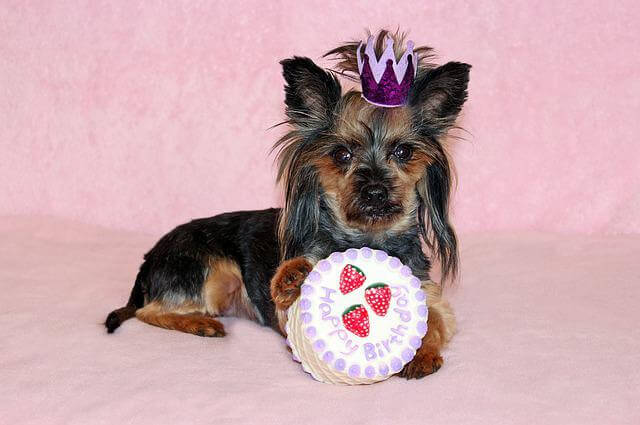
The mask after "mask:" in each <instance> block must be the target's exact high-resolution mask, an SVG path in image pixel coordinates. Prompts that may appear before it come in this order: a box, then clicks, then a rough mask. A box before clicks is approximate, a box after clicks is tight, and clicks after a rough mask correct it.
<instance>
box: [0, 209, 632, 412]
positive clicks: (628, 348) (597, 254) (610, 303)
mask: <svg viewBox="0 0 640 425" xmlns="http://www.w3.org/2000/svg"><path fill="white" fill-rule="evenodd" d="M154 241H155V237H150V236H145V235H141V234H136V233H125V232H122V231H113V230H105V229H103V228H98V227H90V226H86V225H78V224H73V223H71V222H68V221H60V220H51V219H38V220H35V219H28V218H15V217H4V218H1V219H0V305H1V306H2V308H1V309H0V341H2V342H1V344H0V381H1V385H0V423H2V424H83V425H85V424H128V423H136V424H143V423H154V424H177V423H189V424H211V423H216V424H228V423H229V424H230V423H265V424H289V423H291V424H294V423H296V424H300V423H303V424H326V423H333V424H339V423H351V424H492V425H493V424H531V423H536V424H562V425H567V424H581V425H585V424H602V423H606V424H637V423H639V422H640V408H639V407H638V403H637V402H638V396H640V393H639V392H638V388H640V360H639V358H638V352H639V351H640V332H639V331H638V326H637V324H638V322H639V321H640V313H639V311H638V305H639V303H640V287H639V286H638V282H639V281H640V263H639V262H638V252H640V237H638V236H631V235H628V236H576V235H574V236H571V235H564V236H560V235H551V234H541V233H540V234H537V233H501V234H475V235H467V236H463V237H462V241H463V244H462V258H463V260H464V263H463V280H462V283H461V284H460V285H459V286H458V287H457V288H456V289H455V290H453V291H450V292H451V298H452V300H453V305H454V306H455V308H456V310H457V312H458V317H459V322H460V332H459V334H458V335H457V336H456V337H455V339H454V340H453V343H452V344H451V346H450V348H449V349H448V350H447V351H446V352H445V365H444V367H443V368H442V369H441V370H440V371H439V372H438V373H437V374H435V375H433V376H431V377H427V378H425V379H423V380H419V381H406V380H404V379H400V378H391V379H389V380H388V381H385V382H383V383H380V384H376V385H373V386H365V387H348V388H346V387H339V386H331V385H327V384H322V383H318V382H315V381H313V380H312V379H311V378H310V377H309V376H308V375H306V374H305V373H304V372H303V371H302V370H301V368H300V366H299V365H298V364H297V363H294V362H293V361H292V360H291V359H290V356H289V354H288V353H287V351H286V349H285V346H284V343H283V340H282V339H281V338H280V337H279V336H278V335H277V334H276V333H274V332H272V331H271V330H269V329H267V328H262V327H259V326H258V325H255V324H253V323H250V322H248V321H244V320H238V319H232V318H230V319H224V322H225V325H226V326H227V330H228V332H229V335H228V336H227V337H226V338H223V339H212V338H199V337H195V336H191V335H186V334H181V333H179V332H175V331H166V330H162V329H159V328H155V327H152V326H149V325H146V324H143V323H142V322H139V321H137V320H135V319H132V320H130V321H128V322H126V323H125V324H124V325H123V326H122V328H120V329H119V330H118V331H117V333H116V334H114V335H107V334H106V332H105V330H104V329H103V327H102V325H101V321H102V320H103V319H104V317H105V314H106V313H107V312H108V311H110V310H111V309H112V308H114V307H117V306H120V305H122V304H123V303H124V301H125V299H126V298H127V295H128V291H129V290H130V288H131V285H132V282H133V279H134V275H135V273H136V269H137V267H138V265H139V259H140V257H141V255H142V253H143V252H144V251H145V250H146V249H148V248H149V247H150V245H151V244H152V243H153V242H154Z"/></svg>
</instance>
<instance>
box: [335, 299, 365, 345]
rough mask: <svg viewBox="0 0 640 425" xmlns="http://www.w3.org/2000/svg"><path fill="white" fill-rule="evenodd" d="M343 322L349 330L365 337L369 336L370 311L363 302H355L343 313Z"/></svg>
mask: <svg viewBox="0 0 640 425" xmlns="http://www.w3.org/2000/svg"><path fill="white" fill-rule="evenodd" d="M342 322H343V323H344V327H345V328H347V330H348V331H349V332H352V333H354V334H355V335H357V336H359V337H362V338H365V337H367V336H369V313H367V310H366V309H365V308H364V307H363V306H362V304H355V305H352V306H351V307H349V308H348V309H346V310H345V311H344V313H342Z"/></svg>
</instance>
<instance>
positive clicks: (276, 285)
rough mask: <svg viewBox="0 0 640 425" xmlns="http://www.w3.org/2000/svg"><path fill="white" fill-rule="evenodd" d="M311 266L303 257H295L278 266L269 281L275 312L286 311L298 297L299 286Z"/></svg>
mask: <svg viewBox="0 0 640 425" xmlns="http://www.w3.org/2000/svg"><path fill="white" fill-rule="evenodd" d="M312 268H313V266H312V265H311V263H310V262H309V260H307V259H306V258H304V257H296V258H292V259H290V260H287V261H285V262H284V263H282V264H280V266H279V267H278V270H276V274H275V275H274V276H273V278H272V279H271V298H272V299H273V302H274V303H275V305H276V309H277V310H287V309H288V308H289V307H290V306H291V304H293V302H294V301H295V300H296V299H297V298H298V296H299V295H300V285H302V282H304V279H305V278H306V277H307V275H308V274H309V272H311V269H312Z"/></svg>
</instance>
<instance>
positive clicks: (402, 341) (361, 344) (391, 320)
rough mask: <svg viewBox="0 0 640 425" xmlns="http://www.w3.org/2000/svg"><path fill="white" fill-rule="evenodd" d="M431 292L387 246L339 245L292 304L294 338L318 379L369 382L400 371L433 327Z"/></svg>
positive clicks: (294, 347) (290, 335) (295, 351)
mask: <svg viewBox="0 0 640 425" xmlns="http://www.w3.org/2000/svg"><path fill="white" fill-rule="evenodd" d="M427 315H428V311H427V303H426V294H425V292H424V291H423V290H422V289H421V282H420V280H419V279H418V278H416V277H415V276H413V274H412V273H411V269H410V268H409V267H407V266H405V265H403V264H402V263H401V262H400V260H399V259H397V258H395V257H390V256H389V255H387V253H386V252H384V251H379V250H373V249H370V248H361V249H348V250H347V251H344V252H334V253H333V254H331V255H330V256H329V257H328V258H326V259H324V260H321V261H319V262H318V263H317V264H316V266H315V267H314V268H313V270H312V271H311V273H309V276H307V279H306V280H305V282H304V284H303V285H302V287H301V295H300V298H298V300H297V301H296V302H295V303H294V304H293V305H292V306H291V307H290V308H289V311H288V320H287V325H286V331H287V341H288V344H289V346H290V347H291V351H292V355H293V358H294V360H296V361H299V362H300V363H301V364H302V367H303V369H304V370H305V371H306V372H308V373H310V374H311V375H312V376H313V377H314V378H315V379H317V380H318V381H322V382H329V383H335V384H347V385H353V384H370V383H374V382H378V381H381V380H384V379H386V378H388V377H389V376H391V375H393V374H395V373H398V372H400V370H402V368H403V367H404V365H405V364H407V363H408V362H409V361H411V359H413V357H414V356H415V353H416V350H417V349H418V348H420V346H421V345H422V337H423V336H424V335H425V334H426V332H427Z"/></svg>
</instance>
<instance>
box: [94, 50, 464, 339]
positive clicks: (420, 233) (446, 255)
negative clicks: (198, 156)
mask: <svg viewBox="0 0 640 425" xmlns="http://www.w3.org/2000/svg"><path fill="white" fill-rule="evenodd" d="M281 64H282V66H283V76H284V78H285V81H286V86H285V103H286V106H287V108H286V113H287V116H288V118H289V121H288V123H289V124H291V126H292V127H293V129H294V130H293V131H292V132H290V133H288V134H287V135H285V136H284V137H283V138H282V139H281V140H280V141H279V142H278V143H277V144H276V148H277V147H280V154H279V160H280V168H279V171H278V176H279V179H283V180H284V181H285V209H284V210H280V209H268V210H261V211H243V212H234V213H227V214H221V215H218V216H215V217H211V218H204V219H199V220H194V221H191V222H189V223H186V224H183V225H181V226H178V227H177V228H175V229H174V230H172V231H171V232H169V233H168V234H167V235H165V236H164V237H162V238H161V239H160V240H159V241H158V243H157V244H156V245H155V246H154V247H153V249H151V251H149V252H148V253H147V254H146V255H145V256H144V262H143V263H142V265H141V267H140V271H139V273H138V276H137V278H136V282H135V284H134V287H133V290H132V292H131V296H130V298H129V302H128V303H127V306H125V307H123V308H121V309H118V310H115V311H114V312H112V313H111V314H109V316H108V317H107V320H106V322H105V326H106V327H107V330H108V332H113V331H114V330H115V329H116V328H117V327H118V326H119V325H120V323H121V322H122V321H123V320H126V319H128V318H130V317H133V315H135V310H136V309H137V308H140V307H142V306H143V305H144V304H145V303H148V302H150V301H153V300H159V299H162V300H165V301H168V302H171V301H173V302H176V303H179V302H181V301H185V300H189V299H196V298H199V297H200V296H201V292H202V285H203V283H204V281H205V278H206V275H207V272H208V270H207V268H208V264H209V260H210V259H211V258H220V257H223V258H228V259H230V260H232V261H234V262H235V263H237V264H238V265H239V267H240V269H241V273H242V278H243V282H244V285H245V287H246V290H247V294H248V296H249V299H250V300H251V302H252V303H253V305H254V307H255V308H256V310H257V311H258V312H259V314H260V316H261V317H260V319H261V322H262V323H263V324H265V325H269V326H273V327H276V328H277V319H276V316H275V306H274V304H273V301H272V299H271V295H270V280H271V278H272V277H273V275H274V274H275V271H276V268H277V267H278V265H279V264H280V263H281V262H282V261H283V260H286V259H289V258H293V257H297V256H304V257H307V258H308V259H311V260H319V259H321V258H324V257H326V256H327V255H329V254H330V253H331V252H333V251H344V250H346V249H348V248H352V247H353V248H360V247H362V246H369V247H371V248H374V249H380V250H384V251H386V252H387V253H389V255H392V256H395V257H398V258H399V259H400V260H401V261H402V262H403V263H404V264H406V265H407V266H409V267H410V268H411V269H412V271H413V273H414V275H416V276H417V277H419V278H421V279H427V278H428V277H429V269H430V267H431V264H430V261H429V260H428V258H427V257H426V256H425V254H424V253H423V251H422V239H424V240H425V241H426V242H427V244H428V245H429V246H430V247H431V248H432V249H433V250H434V251H435V252H436V254H438V256H439V257H440V258H441V260H442V261H443V266H444V268H445V271H446V270H449V269H451V270H452V271H453V272H454V273H455V266H456V264H457V242H456V238H455V234H454V232H453V229H452V227H451V225H450V223H449V219H448V203H449V193H450V185H451V170H450V166H449V162H448V159H447V157H446V155H445V152H444V149H443V148H442V146H441V145H440V143H439V142H438V140H437V138H438V137H439V136H440V135H441V134H443V133H444V132H446V130H447V129H448V128H450V127H451V126H452V125H453V123H454V120H455V118H456V116H457V114H458V112H459V111H460V109H461V107H462V104H463V103H464V101H465V99H466V96H467V91H466V90H467V82H468V74H469V68H470V67H469V65H466V64H461V63H449V64H446V65H444V66H442V67H440V68H435V69H428V70H421V71H420V72H419V74H418V78H417V80H416V85H415V87H414V89H413V92H412V93H411V97H410V107H411V108H412V109H413V110H414V120H413V121H414V126H415V129H416V132H417V133H418V134H419V135H420V136H421V137H422V138H423V139H424V140H425V141H426V142H428V143H432V144H434V145H436V147H437V149H436V151H437V152H438V154H437V155H436V158H434V162H433V164H432V165H430V166H429V167H428V169H427V170H425V175H424V178H423V179H422V180H421V181H420V182H419V183H418V185H417V186H416V192H417V195H418V200H419V204H418V206H417V207H416V210H415V211H410V213H411V214H412V216H413V217H414V219H413V221H412V222H410V223H409V224H408V226H407V227H405V228H403V230H402V231H400V232H392V231H387V232H385V231H383V232H375V233H372V232H367V231H363V230H358V229H352V228H345V227H344V225H341V224H339V223H338V222H337V220H336V218H335V216H334V213H333V212H332V209H331V208H330V207H329V205H328V204H327V200H326V199H325V194H324V193H323V190H322V187H321V185H320V183H319V180H318V174H317V170H316V169H315V168H314V166H313V165H312V163H311V161H310V160H309V154H310V153H311V154H316V155H317V154H321V152H320V151H317V152H316V151H314V149H315V146H316V143H317V140H318V139H319V138H322V137H325V136H326V135H327V134H329V131H330V130H331V127H332V125H334V123H333V121H334V119H333V118H334V112H335V110H336V108H339V107H340V102H341V99H342V98H341V87H340V84H339V83H338V81H337V79H336V78H335V77H334V76H333V75H332V74H330V73H328V72H325V71H324V70H322V69H320V68H319V67H317V66H316V65H315V64H314V63H313V62H312V61H311V60H310V59H308V58H300V57H294V58H292V59H287V60H284V61H282V62H281ZM353 95H355V94H354V93H353V92H352V93H350V94H349V93H348V94H346V95H345V97H347V96H353ZM380 114H384V112H380ZM370 132H371V137H372V138H373V139H375V138H380V137H382V136H381V134H382V133H383V131H381V129H378V128H376V126H375V125H374V126H373V128H371V129H370ZM318 146H320V145H318ZM327 153H328V152H324V153H322V154H327ZM305 155H306V156H305ZM370 171H371V172H370V173H368V174H366V173H364V174H363V175H362V176H361V177H362V178H361V180H362V184H369V183H372V182H374V183H375V182H381V181H384V179H385V175H384V173H383V172H375V171H376V170H374V169H371V170H370ZM378 171H379V170H378ZM365 174H366V175H365ZM280 244H282V246H280Z"/></svg>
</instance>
